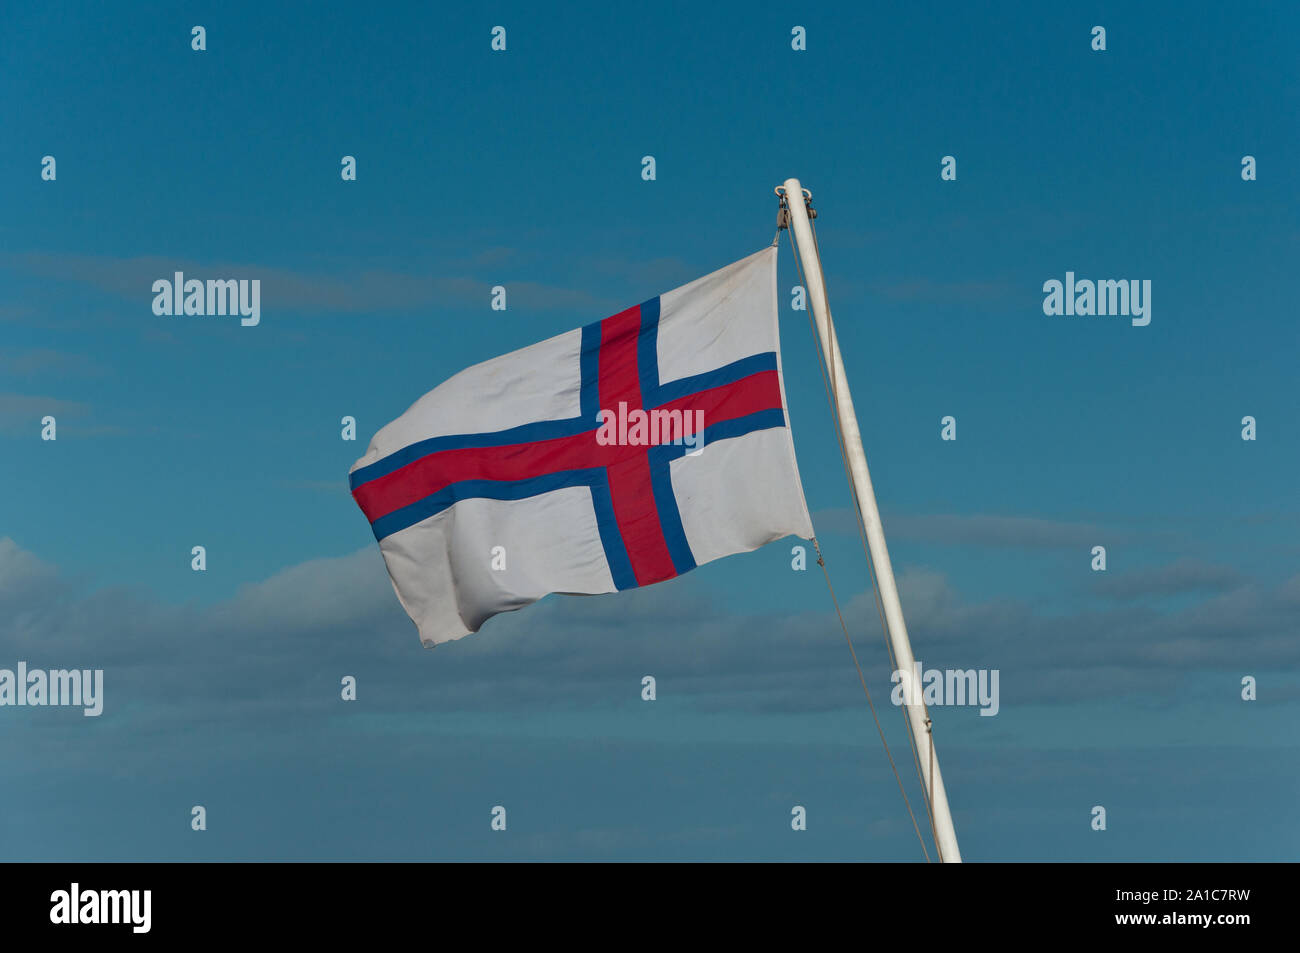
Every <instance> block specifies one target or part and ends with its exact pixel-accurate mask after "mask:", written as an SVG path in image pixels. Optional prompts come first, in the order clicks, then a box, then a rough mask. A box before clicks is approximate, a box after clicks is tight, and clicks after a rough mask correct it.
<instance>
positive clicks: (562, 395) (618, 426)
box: [350, 246, 813, 646]
mask: <svg viewBox="0 0 1300 953" xmlns="http://www.w3.org/2000/svg"><path fill="white" fill-rule="evenodd" d="M776 300H777V299H776V247H775V246H772V247H768V248H765V249H763V250H762V251H760V252H758V253H757V254H754V255H750V256H749V257H748V258H745V259H743V260H741V261H738V262H736V263H735V264H732V265H728V266H727V267H726V268H723V269H721V270H720V271H715V272H714V273H713V274H711V275H706V276H705V277H703V278H700V279H698V280H696V281H692V282H691V283H690V284H687V285H683V286H682V287H681V288H678V289H676V290H675V291H670V292H668V293H666V294H663V295H661V296H659V297H657V298H652V299H650V300H649V301H646V302H644V303H643V304H640V305H637V306H636V307H632V308H628V309H627V310H626V311H622V312H620V313H619V314H616V315H614V316H612V317H609V318H606V319H605V320H603V321H598V322H596V323H594V324H589V325H587V326H586V327H583V328H579V329H577V330H574V331H570V332H567V333H565V334H561V335H558V336H556V337H553V338H551V339H549V340H547V341H543V342H541V343H540V344H534V345H532V346H531V347H526V348H523V349H522V350H518V351H513V352H511V353H509V354H505V355H503V356H501V357H497V358H494V359H492V360H490V361H485V362H484V363H482V364H476V365H475V366H473V367H471V368H468V369H467V370H464V371H461V372H460V373H459V374H457V375H456V376H455V377H452V378H451V379H450V380H448V381H446V382H445V383H443V384H441V385H439V386H438V387H436V388H435V389H433V390H432V391H430V392H429V393H427V394H425V395H424V396H423V397H421V398H420V399H419V400H418V401H416V402H415V403H414V404H413V405H412V406H411V407H410V409H408V410H407V411H406V413H404V414H402V416H401V417H399V418H397V420H395V421H393V422H392V423H391V424H389V425H388V426H386V427H384V428H383V429H382V430H380V431H379V433H377V434H376V435H375V437H374V439H373V440H372V441H371V442H370V446H369V448H368V449H367V450H366V454H365V456H363V457H362V458H361V459H360V460H358V461H357V462H356V463H355V464H353V466H352V470H351V473H350V480H351V484H352V495H353V497H354V498H355V499H356V501H357V504H358V505H359V506H360V507H361V510H362V512H363V513H365V515H366V519H368V520H369V521H370V524H371V528H372V529H373V530H374V534H375V539H376V540H378V541H379V549H380V551H381V552H382V553H383V556H384V561H385V563H386V564H387V566H388V574H389V576H390V577H391V578H392V581H393V588H394V589H395V590H396V591H397V598H398V599H399V600H400V601H401V603H402V606H403V608H405V609H406V611H407V613H408V614H409V615H410V616H411V619H412V620H413V621H414V622H415V624H416V626H417V627H418V629H419V632H420V640H421V641H422V642H423V643H424V644H425V645H426V646H433V645H436V644H438V643H439V642H447V641H451V640H453V639H459V638H461V637H462V636H465V635H468V634H469V633H471V632H476V631H478V629H479V627H480V626H481V625H482V624H483V622H484V621H486V620H487V619H488V618H490V617H491V616H493V615H496V614H497V613H498V612H508V611H510V610H512V609H519V608H522V607H523V606H526V605H528V604H530V603H533V602H536V601H537V600H538V599H540V598H541V597H542V596H544V595H546V594H547V593H551V592H561V593H573V594H593V593H599V592H614V591H616V590H620V589H631V588H634V587H636V586H645V585H649V584H651V583H655V582H660V581H662V580H664V579H670V578H672V577H673V576H678V575H681V574H682V573H684V572H687V571H688V570H691V569H694V568H695V567H696V566H697V565H699V564H700V563H705V562H709V561H710V560H713V559H718V558H719V557H722V556H728V555H731V554H732V553H739V552H747V551H749V550H752V549H757V548H758V547H759V546H762V545H763V544H764V543H768V542H771V541H773V540H776V539H780V538H781V537H783V536H790V535H794V536H801V537H803V538H805V539H808V538H811V537H812V535H813V531H812V521H811V520H810V519H809V517H808V509H807V505H806V504H805V502H804V496H803V487H802V486H801V484H800V482H799V470H798V467H797V465H796V463H795V456H794V443H793V442H792V440H791V437H790V427H789V421H788V419H787V414H786V405H785V391H784V387H783V385H782V382H781V351H780V342H779V337H778V333H777V303H776Z"/></svg>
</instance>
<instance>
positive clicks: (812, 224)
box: [790, 189, 943, 863]
mask: <svg viewBox="0 0 1300 953" xmlns="http://www.w3.org/2000/svg"><path fill="white" fill-rule="evenodd" d="M803 192H804V196H805V198H804V202H805V204H806V205H807V206H808V227H809V230H810V231H811V232H812V240H813V249H814V251H816V253H817V255H818V257H819V258H820V256H821V253H822V250H821V245H820V244H819V243H818V241H817V221H816V220H817V211H816V209H814V208H813V207H812V193H811V192H809V191H808V190H807V189H804V190H803ZM790 246H791V249H792V250H793V251H795V252H796V254H795V257H796V260H797V258H798V254H797V250H796V249H794V237H793V236H791V238H790ZM799 275H800V278H801V279H802V278H803V266H802V264H801V263H799ZM821 285H822V299H823V300H825V301H828V302H829V301H830V295H829V294H827V291H826V273H825V272H822V275H821ZM808 321H809V324H810V325H811V324H812V316H811V314H810V315H809V317H808ZM827 321H828V322H829V321H830V315H829V313H828V314H827ZM816 332H817V329H816V327H815V326H813V337H814V340H815V339H816ZM837 343H838V342H837V341H836V340H835V339H834V337H832V340H831V346H832V347H834V346H835V345H836V344H837ZM833 357H834V354H832V358H833ZM817 359H818V362H819V363H820V362H821V361H822V353H821V348H817ZM835 366H836V365H835V363H834V362H832V363H831V366H830V377H829V381H828V379H827V376H826V371H825V368H823V371H822V384H823V385H824V386H825V387H826V391H827V396H828V397H829V398H830V401H831V406H832V408H833V409H834V417H835V434H836V437H837V438H838V439H839V443H840V457H841V459H842V461H843V463H844V475H845V477H847V478H848V481H849V489H850V491H851V492H852V494H853V509H854V513H855V515H856V516H857V522H858V536H859V538H860V539H861V540H862V554H863V555H864V556H865V557H866V559H867V566H868V567H869V568H870V570H871V589H872V592H873V594H874V595H875V597H876V611H877V613H879V615H880V626H881V632H882V635H883V637H884V640H885V646H886V647H887V648H888V650H889V663H890V665H891V667H892V670H893V671H898V660H897V658H896V657H895V656H894V646H893V643H892V642H890V640H889V627H888V625H887V623H886V622H885V612H884V606H883V605H882V603H881V601H880V587H879V585H878V584H877V581H876V570H875V561H874V560H873V559H872V558H871V550H870V547H868V545H867V531H866V527H865V526H864V525H863V524H862V507H861V505H860V504H859V500H858V488H857V486H856V485H855V484H854V482H853V477H852V474H851V473H850V472H849V460H848V450H847V448H846V447H845V445H844V434H843V433H842V432H841V430H840V403H839V389H838V387H837V386H836V383H837V381H836V379H835ZM909 675H910V673H909ZM920 704H921V711H922V712H923V713H924V715H925V732H926V742H927V745H928V748H929V753H930V756H929V767H930V771H929V774H928V775H927V774H925V773H923V772H922V771H921V760H920V757H919V755H918V752H917V750H916V736H915V732H914V731H913V730H912V720H911V718H909V717H908V714H907V709H906V707H903V708H900V713H901V714H902V716H903V723H904V724H905V725H906V726H907V739H908V743H909V745H910V746H911V749H912V762H913V764H914V766H915V767H916V776H917V779H918V780H919V781H920V782H921V789H922V790H923V791H925V792H926V795H927V797H926V810H927V813H928V815H929V821H930V835H931V836H932V837H933V838H934V849H935V851H936V852H937V853H938V854H939V861H940V862H941V863H942V862H943V848H942V846H940V844H939V832H938V830H937V829H936V827H935V823H934V787H933V785H931V784H927V783H926V778H927V777H930V778H933V777H934V727H933V725H934V722H933V721H932V720H931V718H930V706H929V705H927V704H926V703H925V695H924V693H922V694H921V701H920Z"/></svg>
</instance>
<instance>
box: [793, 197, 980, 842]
mask: <svg viewBox="0 0 1300 953" xmlns="http://www.w3.org/2000/svg"><path fill="white" fill-rule="evenodd" d="M785 196H786V200H787V204H788V205H789V207H790V230H791V231H792V232H793V233H794V240H795V244H796V245H797V246H798V249H799V259H800V261H801V262H802V263H803V272H804V279H805V280H806V281H807V282H808V288H807V292H808V298H809V300H810V301H811V302H812V310H813V317H814V319H816V322H817V334H818V337H820V338H821V345H822V354H823V356H824V357H825V359H826V370H827V373H828V374H829V375H830V377H831V384H832V387H833V388H834V394H835V403H836V405H837V410H838V412H839V419H840V432H841V433H842V434H843V437H844V447H845V451H846V453H847V454H848V460H849V472H850V473H851V474H852V477H853V486H854V489H855V490H856V491H857V497H858V508H859V509H860V511H861V513H862V523H863V525H864V526H865V527H866V531H867V546H868V548H869V549H870V551H871V561H872V563H874V564H875V570H876V583H877V585H878V587H879V589H880V601H881V604H882V606H883V607H884V610H885V623H886V626H887V628H888V630H889V641H890V643H891V644H892V645H893V648H894V661H895V662H896V663H897V665H898V668H899V670H900V671H901V672H902V673H903V678H904V679H907V680H909V681H910V682H912V683H913V684H912V686H911V687H912V688H913V689H914V690H913V691H912V692H905V693H904V701H905V702H909V703H908V704H906V708H907V717H908V720H909V722H910V723H911V726H912V735H913V737H914V738H915V739H916V748H917V757H918V759H919V760H920V762H921V772H922V776H923V777H924V779H925V784H926V788H927V794H928V796H929V798H930V800H931V801H932V802H933V805H934V829H935V834H936V839H937V841H938V847H939V855H940V857H941V858H942V860H943V861H944V863H960V862H961V852H960V851H959V850H958V849H957V832H956V831H955V830H954V829H953V826H952V815H951V814H950V813H949V811H948V795H947V793H946V792H945V791H944V788H943V775H942V774H940V773H939V756H938V755H937V754H935V752H934V736H933V735H932V734H931V732H930V729H929V725H928V724H927V721H928V719H927V717H926V711H925V706H924V705H923V704H922V699H921V694H920V688H921V686H920V685H919V684H917V683H916V679H915V677H914V671H915V668H916V665H915V662H914V659H913V658H912V644H911V642H909V641H908V638H907V626H906V625H905V624H904V622H903V606H902V603H901V602H899V599H898V585H897V583H895V582H894V570H893V567H891V566H890V564H889V550H888V549H887V548H886V547H885V532H884V529H883V528H882V527H881V525H880V511H879V510H878V509H877V507H876V494H875V491H873V490H872V488H871V474H870V473H869V472H868V471H867V456H866V454H865V453H864V452H863V450H862V434H861V433H860V432H859V431H858V418H857V414H855V413H854V411H853V396H852V395H851V394H850V393H849V382H848V378H847V377H846V376H845V374H844V361H843V359H842V358H841V357H840V346H839V342H838V341H837V340H836V338H835V325H834V324H833V323H832V321H831V311H830V306H829V305H828V304H827V302H826V292H825V285H824V284H823V282H822V263H821V259H820V258H819V257H818V254H817V245H816V243H815V242H814V240H813V233H812V227H811V225H810V224H809V221H808V209H807V206H806V205H805V200H804V194H803V187H802V186H800V185H799V180H798V179H786V180H785ZM906 684H907V683H906V682H905V683H904V685H905V686H906Z"/></svg>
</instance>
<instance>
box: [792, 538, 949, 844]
mask: <svg viewBox="0 0 1300 953" xmlns="http://www.w3.org/2000/svg"><path fill="white" fill-rule="evenodd" d="M812 544H813V550H814V551H815V552H816V553H817V565H818V566H821V567H822V575H823V576H825V577H826V588H827V589H828V590H829V591H830V594H831V603H832V604H833V605H834V606H835V615H836V617H837V618H838V619H839V620H840V628H841V629H842V630H844V641H845V642H847V643H848V645H849V655H851V656H852V657H853V667H854V668H855V669H857V670H858V681H859V682H861V683H862V693H863V694H864V695H866V696H867V707H868V708H870V709H871V720H872V721H874V722H875V723H876V732H877V734H879V735H880V743H881V744H882V745H884V746H885V757H886V758H888V759H889V768H890V770H891V771H893V772H894V780H895V781H897V782H898V791H899V793H900V794H902V795H903V804H904V805H905V806H906V807H907V816H908V817H910V818H911V819H912V830H914V831H916V839H917V840H918V841H920V843H921V853H923V854H924V855H925V862H926V863H927V864H928V863H929V862H930V852H929V851H928V850H927V849H926V846H925V838H924V837H922V836H921V827H920V825H919V824H917V823H916V815H915V814H914V813H912V802H911V801H909V800H908V798H907V790H906V788H904V787H903V779H902V777H900V776H899V774H898V767H897V765H895V764H894V756H893V754H891V753H890V751H889V742H888V741H886V740H885V729H884V728H883V727H881V724H880V717H879V716H878V715H877V714H876V705H875V703H874V702H873V701H872V700H871V690H870V689H869V688H867V678H866V676H865V675H863V674H862V665H861V664H860V663H859V662H858V653H857V651H856V650H855V649H854V648H853V638H852V637H851V636H850V635H849V627H848V626H847V625H846V624H845V622H844V615H843V613H841V612H840V602H839V600H838V599H837V598H835V587H834V586H833V585H831V574H830V572H829V571H828V570H827V569H826V560H825V559H824V558H823V557H822V548H821V546H820V545H819V544H818V542H817V537H816V536H814V537H813V539H812ZM931 813H933V812H931ZM931 826H933V823H932V825H931ZM935 846H936V847H937V846H938V841H937V840H936V841H935Z"/></svg>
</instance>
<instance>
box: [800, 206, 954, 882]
mask: <svg viewBox="0 0 1300 953" xmlns="http://www.w3.org/2000/svg"><path fill="white" fill-rule="evenodd" d="M803 193H804V202H805V204H806V205H807V206H808V217H809V220H810V224H811V220H812V219H814V218H816V214H817V213H816V211H815V210H814V209H813V208H812V193H811V192H809V191H808V190H807V189H804V190H803ZM776 194H777V195H778V196H779V198H780V207H779V210H778V213H777V235H778V237H779V236H780V233H781V231H782V230H783V229H787V228H788V225H789V205H788V196H787V195H786V192H785V188H784V187H782V186H777V188H776ZM812 231H813V245H814V248H818V253H819V254H820V248H819V247H818V246H817V232H816V226H815V225H814V226H812ZM790 251H791V254H792V256H793V257H794V261H795V267H796V269H797V270H798V272H799V279H800V281H801V282H802V283H803V284H804V286H805V287H806V286H807V280H806V278H805V277H804V271H803V264H802V262H801V261H800V259H799V252H798V249H797V248H795V244H794V236H793V235H791V236H790ZM825 293H826V284H825V278H824V277H823V280H822V294H823V296H824V295H825ZM827 300H829V299H827ZM808 326H809V328H810V329H811V330H812V335H813V343H814V346H815V347H814V349H815V350H816V352H817V365H818V368H819V369H820V371H821V375H822V386H823V387H824V388H825V390H826V397H827V401H828V402H829V404H830V405H831V409H832V415H831V416H832V418H833V419H834V421H835V437H836V441H837V442H838V443H839V446H840V462H841V463H842V464H843V466H844V476H845V478H846V479H847V480H848V483H849V491H850V492H851V493H852V496H853V508H854V515H855V516H856V518H857V523H858V535H859V537H860V539H861V541H862V552H863V555H864V556H865V557H866V559H867V566H868V568H869V569H870V570H871V571H870V573H869V575H870V577H871V589H872V595H873V596H874V597H875V603H876V614H877V616H878V618H879V620H880V626H881V634H882V637H883V639H884V642H885V649H886V651H887V652H888V654H889V661H890V666H891V670H892V671H897V670H898V662H897V659H896V658H895V656H894V647H893V645H892V644H891V643H890V641H889V630H888V625H887V624H886V622H885V613H884V607H883V605H882V603H881V599H880V590H879V586H878V584H877V582H876V575H875V564H874V562H873V560H872V559H871V552H870V549H869V548H868V546H867V537H866V527H865V526H863V523H862V509H861V506H860V504H859V500H858V492H857V488H856V487H855V486H854V485H853V477H852V473H851V472H850V470H849V461H848V452H847V448H846V447H845V443H844V434H843V432H842V430H841V427H840V417H839V409H840V408H839V400H838V397H837V396H836V393H837V392H836V391H835V389H834V386H833V385H834V384H835V383H836V381H835V376H834V375H835V368H834V365H833V364H832V366H831V368H830V375H829V376H828V374H827V367H826V362H825V359H824V357H823V355H822V349H821V347H820V346H816V345H817V327H816V325H815V324H814V323H813V319H812V314H811V313H809V315H808ZM813 547H814V549H815V550H816V552H817V564H818V565H819V566H821V567H822V573H823V575H825V576H826V586H827V588H828V589H829V590H830V593H831V601H832V602H833V603H834V604H835V613H836V615H837V616H839V620H840V626H841V628H842V629H843V630H844V638H845V641H846V642H847V643H848V646H849V654H850V655H851V656H852V657H853V664H854V667H855V668H856V669H857V672H858V679H859V681H861V683H862V691H863V693H864V694H865V695H866V697H867V705H868V707H869V708H870V709H871V717H872V719H873V720H874V721H875V723H876V730H877V732H879V734H880V741H881V743H882V744H883V745H884V748H885V756H886V757H887V758H888V759H889V766H890V768H891V769H892V770H893V772H894V778H895V780H897V781H898V789H899V791H900V792H901V793H902V795H903V803H904V804H905V805H906V807H907V813H908V816H909V817H910V818H911V819H912V827H913V829H915V831H916V837H917V840H918V841H919V842H920V844H921V851H922V853H923V854H924V855H925V859H926V862H927V863H929V862H930V852H929V850H928V849H927V848H926V844H925V838H924V837H922V836H921V831H920V827H919V825H917V823H916V816H915V814H914V813H913V812H912V805H911V802H910V800H909V799H908V797H907V791H906V789H905V788H904V786H903V780H902V778H901V777H900V776H899V774H898V768H897V766H896V765H895V763H894V757H893V755H892V753H891V752H890V750H889V742H887V741H886V740H885V734H884V730H883V729H882V728H881V725H880V719H879V718H878V717H877V715H876V708H875V705H874V704H873V703H872V700H871V692H870V691H869V690H868V689H867V683H866V678H865V676H864V675H863V673H862V666H861V665H860V664H859V663H858V656H857V652H856V651H855V649H854V647H853V640H852V638H851V637H850V636H849V632H848V627H847V626H846V625H845V623H844V617H843V615H842V614H841V613H840V609H839V602H838V600H836V598H835V590H834V587H833V586H832V585H831V581H830V574H829V572H828V571H827V569H826V563H825V561H824V560H823V558H822V553H821V547H820V546H819V545H818V543H817V540H816V539H815V538H814V539H813ZM922 703H924V699H922ZM901 714H902V716H903V724H904V726H905V728H906V731H907V739H908V746H909V747H910V749H911V752H912V764H913V767H914V768H915V769H916V774H917V779H918V781H919V782H920V784H921V789H922V791H929V797H928V798H927V801H926V809H927V815H928V817H927V819H928V821H929V824H930V835H931V836H932V837H933V838H934V844H935V850H936V851H937V852H938V853H939V857H940V860H942V859H943V853H942V849H941V848H940V846H939V836H938V832H937V831H936V829H935V824H934V794H933V792H932V791H930V786H929V785H927V784H926V783H925V775H924V774H923V773H922V771H921V761H920V756H919V752H918V751H917V747H916V739H915V737H914V735H913V732H912V725H911V720H910V719H909V718H908V715H907V711H906V709H905V708H904V709H901ZM926 720H927V730H928V724H929V711H928V709H927V710H926ZM930 762H931V776H933V770H934V769H933V762H934V744H933V740H932V739H931V743H930Z"/></svg>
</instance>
